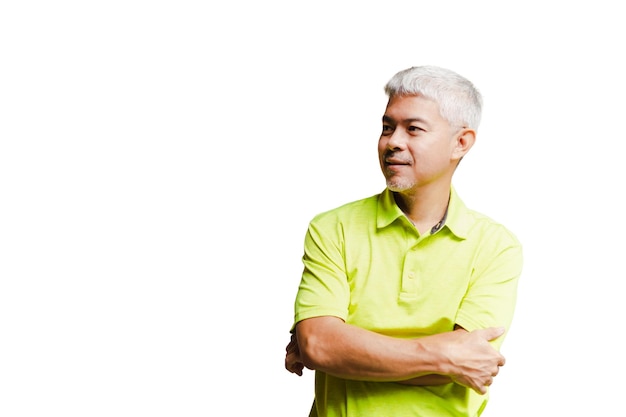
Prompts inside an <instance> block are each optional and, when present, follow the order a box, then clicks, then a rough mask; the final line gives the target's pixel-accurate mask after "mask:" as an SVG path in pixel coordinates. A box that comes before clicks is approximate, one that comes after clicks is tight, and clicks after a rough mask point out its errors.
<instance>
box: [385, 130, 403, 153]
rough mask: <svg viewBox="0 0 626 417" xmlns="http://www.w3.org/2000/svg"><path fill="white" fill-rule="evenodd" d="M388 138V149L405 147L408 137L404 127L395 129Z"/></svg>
mask: <svg viewBox="0 0 626 417" xmlns="http://www.w3.org/2000/svg"><path fill="white" fill-rule="evenodd" d="M387 138H388V140H387V148H388V149H404V148H405V147H406V141H407V138H406V134H405V133H404V132H403V131H402V129H395V130H394V131H393V133H392V134H391V135H389V136H388V137H387Z"/></svg>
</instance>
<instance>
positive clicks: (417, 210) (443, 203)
mask: <svg viewBox="0 0 626 417" xmlns="http://www.w3.org/2000/svg"><path fill="white" fill-rule="evenodd" d="M393 195H394V199H395V201H396V204H397V205H398V207H400V209H401V210H402V211H403V212H404V214H406V216H407V217H408V219H409V220H410V221H411V223H413V224H414V225H415V227H416V228H417V230H418V231H419V232H420V233H424V232H426V231H428V230H430V229H431V228H432V227H433V226H434V225H436V224H437V223H439V221H440V220H441V219H442V218H443V216H444V215H445V213H446V210H447V208H448V202H449V200H450V185H449V184H448V185H447V186H446V187H430V188H429V187H424V189H418V190H411V191H401V192H394V193H393Z"/></svg>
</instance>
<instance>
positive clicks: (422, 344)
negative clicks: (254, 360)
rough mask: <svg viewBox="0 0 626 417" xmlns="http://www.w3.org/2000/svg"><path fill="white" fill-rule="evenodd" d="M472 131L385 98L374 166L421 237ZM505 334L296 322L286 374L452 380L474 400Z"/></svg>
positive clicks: (420, 104)
mask: <svg viewBox="0 0 626 417" xmlns="http://www.w3.org/2000/svg"><path fill="white" fill-rule="evenodd" d="M475 137H476V133H475V131H474V130H472V129H468V128H465V127H459V126H452V125H451V124H450V123H449V122H448V121H447V120H446V119H444V118H443V117H442V116H441V114H440V113H439V105H438V104H437V103H435V102H433V101H431V100H429V99H426V98H424V97H421V96H396V97H391V98H390V100H389V102H388V104H387V108H386V110H385V114H384V116H383V129H382V134H381V136H380V139H379V142H378V154H379V162H380V167H381V169H382V172H383V175H384V176H385V178H386V181H387V186H388V188H389V189H390V190H391V191H393V192H394V197H395V199H396V203H397V204H398V206H399V207H400V208H401V209H402V211H403V212H404V213H405V214H406V216H407V217H408V218H409V219H410V220H411V222H412V223H413V224H414V225H415V227H416V228H417V230H418V231H419V232H420V233H423V232H424V231H427V230H430V228H432V226H434V225H435V224H437V223H438V222H439V221H440V219H441V218H442V217H443V215H444V213H445V210H446V208H447V205H448V198H449V193H450V186H451V181H452V176H453V174H454V171H455V169H456V166H457V165H458V163H459V161H460V160H461V158H462V157H463V156H464V155H465V154H467V152H468V151H469V150H470V149H471V147H472V145H473V144H474V141H475ZM503 333H504V329H503V328H487V329H480V330H475V331H472V332H468V331H466V330H465V329H463V328H461V327H460V326H458V325H457V326H455V330H454V331H451V332H446V333H441V334H437V335H432V336H427V337H422V338H417V339H398V338H393V337H389V336H385V335H381V334H378V333H375V332H372V331H369V330H366V329H362V328H359V327H356V326H352V325H350V324H348V323H345V322H344V321H343V320H342V319H340V318H338V317H331V316H322V317H314V318H310V319H306V320H302V321H301V322H299V323H297V325H296V328H295V333H294V334H293V335H292V338H291V341H290V342H289V344H288V345H287V348H286V356H285V368H286V369H287V370H289V371H290V372H293V373H296V374H297V375H302V371H303V369H304V368H305V367H306V368H309V369H314V370H319V371H322V372H326V373H328V374H330V375H334V376H337V377H340V378H345V379H353V380H367V381H389V382H398V383H403V384H410V385H437V384H445V383H449V382H456V383H458V384H461V385H463V386H465V387H469V388H471V389H473V390H475V391H476V392H478V393H480V394H484V393H486V391H487V387H488V386H489V385H491V383H492V382H493V378H494V377H495V376H496V375H497V374H498V371H499V368H500V366H503V365H504V362H505V359H504V357H503V356H502V355H501V354H500V353H499V352H498V351H497V350H496V349H494V348H493V347H492V346H491V344H490V343H489V341H491V340H494V339H497V338H498V337H500V336H501V335H502V334H503Z"/></svg>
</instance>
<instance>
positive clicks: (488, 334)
mask: <svg viewBox="0 0 626 417" xmlns="http://www.w3.org/2000/svg"><path fill="white" fill-rule="evenodd" d="M505 330H506V329H505V328H504V327H488V328H486V329H479V330H475V331H474V332H475V333H478V334H480V335H481V336H482V337H484V338H485V339H486V340H489V341H491V340H495V339H497V338H498V337H500V336H502V335H503V334H504V332H505Z"/></svg>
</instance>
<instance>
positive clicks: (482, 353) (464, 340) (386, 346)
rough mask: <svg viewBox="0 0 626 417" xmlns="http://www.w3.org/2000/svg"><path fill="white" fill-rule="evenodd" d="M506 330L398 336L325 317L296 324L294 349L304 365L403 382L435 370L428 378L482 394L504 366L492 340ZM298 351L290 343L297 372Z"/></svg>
mask: <svg viewBox="0 0 626 417" xmlns="http://www.w3.org/2000/svg"><path fill="white" fill-rule="evenodd" d="M503 331H504V330H503V329H501V328H489V329H483V330H477V331H474V332H466V331H464V330H455V331H453V332H447V333H442V334H438V335H433V336H427V337H423V338H419V339H397V338H393V337H389V336H384V335H381V334H378V333H374V332H371V331H368V330H365V329H361V328H359V327H356V326H352V325H349V324H346V323H344V322H343V320H341V319H339V318H336V317H330V316H323V317H315V318H310V319H306V320H303V321H301V322H299V323H298V324H297V326H296V337H297V342H298V343H297V347H295V349H297V348H299V352H298V353H299V356H300V358H301V362H300V363H301V364H302V365H303V366H306V367H307V368H310V369H315V370H320V371H322V372H326V373H328V374H331V375H334V376H337V377H340V378H346V379H355V380H369V381H405V380H409V379H413V378H416V377H420V376H424V375H430V374H436V375H431V376H429V378H431V379H430V380H432V378H437V380H438V381H440V382H441V381H443V380H442V379H441V378H440V377H438V376H437V375H443V376H447V377H449V378H450V380H451V381H454V382H457V383H459V384H461V385H463V386H466V387H469V388H472V389H474V390H476V391H477V392H479V393H481V394H484V393H485V392H486V387H487V386H488V385H490V384H491V382H492V381H493V376H495V375H496V374H497V373H498V369H499V366H502V365H504V357H503V356H502V355H501V354H500V353H498V352H497V351H496V350H495V349H494V348H493V347H492V346H491V345H490V344H489V341H490V340H493V339H496V338H497V337H499V336H500V335H502V333H503ZM294 352H295V350H294V347H292V355H291V358H290V359H289V362H288V360H287V359H286V361H285V364H286V367H287V369H289V370H291V371H292V372H296V373H298V372H297V371H298V368H297V366H296V364H297V362H294V361H293V360H294V359H295V357H296V356H295V355H294V354H293V353H294ZM288 356H289V349H288ZM290 368H291V369H290ZM301 369H302V368H300V371H301ZM414 382H418V381H414Z"/></svg>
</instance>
